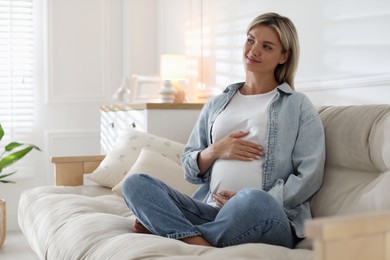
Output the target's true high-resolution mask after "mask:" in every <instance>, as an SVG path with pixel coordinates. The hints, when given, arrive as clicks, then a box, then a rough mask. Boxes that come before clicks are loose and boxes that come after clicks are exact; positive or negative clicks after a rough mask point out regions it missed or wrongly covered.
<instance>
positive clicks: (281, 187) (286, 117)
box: [181, 82, 325, 238]
mask: <svg viewBox="0 0 390 260" xmlns="http://www.w3.org/2000/svg"><path fill="white" fill-rule="evenodd" d="M243 84H244V83H242V82H241V83H236V84H232V85H230V86H228V87H227V88H226V89H225V90H224V92H223V93H222V94H221V95H218V96H216V97H214V98H213V99H211V100H210V101H209V102H207V104H206V105H205V106H204V108H203V109H202V112H201V114H200V116H199V119H198V121H197V123H196V124H195V127H194V128H193V130H192V132H191V135H190V137H189V139H188V142H187V144H186V146H185V148H184V153H183V156H182V158H181V161H182V165H183V167H184V171H185V179H186V180H187V181H189V182H191V183H194V184H202V186H201V187H200V188H199V189H198V190H197V192H196V193H195V194H194V196H193V198H195V199H199V200H203V201H205V200H206V199H207V197H208V195H210V188H209V185H210V180H211V178H210V174H211V168H212V167H210V169H209V170H208V171H207V172H206V173H205V174H204V175H202V176H200V177H199V176H198V175H199V172H200V171H199V167H198V163H197V158H198V155H199V153H200V152H201V151H202V150H204V149H206V148H207V147H208V146H209V145H210V144H211V143H213V140H212V136H211V131H212V128H213V124H214V121H215V119H216V117H217V116H218V114H219V113H220V112H221V111H222V110H224V109H225V107H226V106H227V105H228V103H229V101H230V100H231V98H232V97H233V96H234V94H235V93H236V92H237V91H238V90H239V89H240V88H241V87H242V86H243ZM277 90H278V91H277V97H276V99H275V100H274V101H273V102H272V104H271V105H270V108H269V115H268V130H267V147H263V149H265V155H264V156H265V158H264V165H263V183H262V187H263V190H265V191H267V192H269V194H270V195H272V196H273V197H274V198H275V199H276V200H277V201H278V202H279V204H280V205H281V206H283V208H284V210H285V212H286V214H287V216H288V218H289V220H290V223H291V225H292V227H293V229H294V231H295V234H296V236H297V237H300V238H303V237H304V236H305V235H304V221H305V220H306V219H309V218H311V211H310V205H309V199H310V197H311V196H312V195H313V194H314V193H315V192H316V191H317V190H318V189H319V188H320V186H321V184H322V180H323V171H324V163H325V137H324V129H323V125H322V122H321V120H320V118H319V115H318V112H317V110H316V109H315V108H314V106H313V105H312V103H311V102H310V101H309V99H308V98H307V97H306V96H305V95H303V94H302V93H298V92H295V91H293V90H292V89H291V87H290V86H289V85H288V84H287V83H283V84H281V85H279V86H278V87H277Z"/></svg>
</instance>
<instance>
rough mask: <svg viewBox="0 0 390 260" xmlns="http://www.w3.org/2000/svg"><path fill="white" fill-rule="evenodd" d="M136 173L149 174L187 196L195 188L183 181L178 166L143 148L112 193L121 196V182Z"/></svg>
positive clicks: (182, 174) (190, 194)
mask: <svg viewBox="0 0 390 260" xmlns="http://www.w3.org/2000/svg"><path fill="white" fill-rule="evenodd" d="M137 173H145V174H149V175H151V176H153V177H155V178H157V179H159V180H162V181H163V182H164V183H166V184H168V185H169V186H170V187H172V188H174V189H176V190H178V191H180V192H182V193H184V194H187V195H188V196H192V194H194V192H195V190H196V188H197V186H196V185H194V184H191V183H189V182H187V181H186V180H185V179H184V170H183V168H182V167H181V166H180V165H179V164H177V163H176V162H174V161H172V160H171V159H169V158H167V157H165V156H164V155H162V154H160V153H157V152H155V151H152V150H148V148H144V149H143V150H142V152H141V154H140V155H139V157H138V159H137V161H136V162H135V163H134V165H133V167H131V169H130V171H129V172H128V173H127V175H126V176H125V177H124V178H123V179H122V181H120V182H119V184H118V185H116V186H115V187H114V188H113V189H112V191H113V192H114V193H115V194H117V195H118V196H122V185H123V182H124V181H125V179H126V178H127V177H128V176H130V175H132V174H137Z"/></svg>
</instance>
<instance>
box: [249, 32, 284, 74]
mask: <svg viewBox="0 0 390 260" xmlns="http://www.w3.org/2000/svg"><path fill="white" fill-rule="evenodd" d="M287 58H288V55H287V54H286V53H285V54H283V53H282V44H281V43H280V40H279V37H278V35H277V34H276V32H275V31H274V30H273V29H272V28H271V27H268V26H264V25H259V26H255V27H253V28H252V29H251V30H250V31H249V33H248V35H247V40H246V42H245V45H244V50H243V60H244V66H245V69H246V71H251V72H254V73H261V74H268V73H272V74H273V73H274V70H275V68H276V66H277V65H278V64H283V63H285V62H286V60H287Z"/></svg>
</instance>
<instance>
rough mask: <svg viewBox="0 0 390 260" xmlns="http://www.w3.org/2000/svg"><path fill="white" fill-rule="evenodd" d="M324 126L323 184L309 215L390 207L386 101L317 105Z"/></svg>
mask: <svg viewBox="0 0 390 260" xmlns="http://www.w3.org/2000/svg"><path fill="white" fill-rule="evenodd" d="M319 113H320V117H321V120H322V122H323V125H324V129H325V138H326V163H325V173H324V182H323V184H322V187H321V188H320V190H319V191H318V192H317V193H316V194H315V195H314V196H313V198H312V199H311V201H310V202H311V206H312V214H313V217H322V216H329V215H341V214H350V213H359V212H367V211H375V210H383V209H390V188H389V187H390V105H359V106H344V107H343V106H335V107H331V106H330V107H322V108H320V109H319Z"/></svg>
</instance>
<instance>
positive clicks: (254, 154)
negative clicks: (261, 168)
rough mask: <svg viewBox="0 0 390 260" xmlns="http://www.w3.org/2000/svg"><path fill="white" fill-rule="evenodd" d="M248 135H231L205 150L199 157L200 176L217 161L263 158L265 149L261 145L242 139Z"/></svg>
mask: <svg viewBox="0 0 390 260" xmlns="http://www.w3.org/2000/svg"><path fill="white" fill-rule="evenodd" d="M248 134H249V131H239V132H234V133H231V134H229V135H227V136H225V137H224V138H223V139H221V140H220V141H218V142H216V143H213V144H211V145H210V146H209V147H207V148H206V149H204V150H203V151H202V152H201V153H200V154H199V156H198V166H199V171H200V172H199V176H202V175H203V174H204V173H205V172H206V171H207V170H208V169H209V168H210V167H211V165H213V163H214V161H215V160H217V159H227V160H241V161H253V160H257V159H259V158H260V157H261V156H263V155H264V152H263V148H262V147H261V146H260V145H258V144H255V143H253V142H250V141H247V140H243V139H242V137H244V136H246V135H248Z"/></svg>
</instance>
